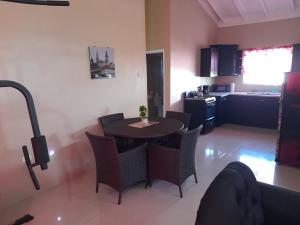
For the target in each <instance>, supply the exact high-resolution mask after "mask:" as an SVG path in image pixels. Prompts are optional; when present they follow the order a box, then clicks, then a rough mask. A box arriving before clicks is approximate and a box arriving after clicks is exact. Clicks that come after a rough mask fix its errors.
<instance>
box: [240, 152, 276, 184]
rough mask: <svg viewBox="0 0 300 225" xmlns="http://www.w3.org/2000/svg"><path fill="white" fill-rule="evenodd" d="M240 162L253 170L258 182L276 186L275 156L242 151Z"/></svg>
mask: <svg viewBox="0 0 300 225" xmlns="http://www.w3.org/2000/svg"><path fill="white" fill-rule="evenodd" d="M239 161H240V162H243V163H245V164H246V165H248V166H249V167H250V168H251V170H252V171H253V173H254V175H255V177H256V179H257V180H258V181H261V182H264V183H268V184H274V174H275V167H276V162H275V160H274V154H268V153H264V152H257V151H250V150H242V151H241V155H240V158H239Z"/></svg>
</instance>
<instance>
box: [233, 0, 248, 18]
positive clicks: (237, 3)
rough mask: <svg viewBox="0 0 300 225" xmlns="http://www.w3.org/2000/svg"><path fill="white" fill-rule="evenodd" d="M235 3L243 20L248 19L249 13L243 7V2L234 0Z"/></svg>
mask: <svg viewBox="0 0 300 225" xmlns="http://www.w3.org/2000/svg"><path fill="white" fill-rule="evenodd" d="M233 3H234V4H235V6H236V8H237V10H238V11H239V13H240V15H241V17H242V18H245V17H247V12H246V10H245V7H244V6H243V3H242V2H241V0H233Z"/></svg>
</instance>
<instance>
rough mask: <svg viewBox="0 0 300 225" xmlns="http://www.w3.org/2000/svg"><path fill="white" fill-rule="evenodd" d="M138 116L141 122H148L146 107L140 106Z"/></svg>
mask: <svg viewBox="0 0 300 225" xmlns="http://www.w3.org/2000/svg"><path fill="white" fill-rule="evenodd" d="M139 114H140V117H141V119H142V121H143V122H145V123H147V122H148V119H147V114H148V110H147V107H146V106H144V105H141V106H140V107H139Z"/></svg>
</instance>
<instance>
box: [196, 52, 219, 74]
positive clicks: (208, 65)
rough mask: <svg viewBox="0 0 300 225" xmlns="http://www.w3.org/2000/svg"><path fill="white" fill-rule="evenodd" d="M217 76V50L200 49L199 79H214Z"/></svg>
mask: <svg viewBox="0 0 300 225" xmlns="http://www.w3.org/2000/svg"><path fill="white" fill-rule="evenodd" d="M217 75H218V49H217V48H202V49H201V67H200V76H201V77H216V76H217Z"/></svg>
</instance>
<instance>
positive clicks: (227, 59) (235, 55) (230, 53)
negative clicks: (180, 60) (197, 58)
mask: <svg viewBox="0 0 300 225" xmlns="http://www.w3.org/2000/svg"><path fill="white" fill-rule="evenodd" d="M241 65H242V51H241V50H239V46H238V45H211V46H210V48H204V49H201V72H200V76H201V77H214V76H238V75H241Z"/></svg>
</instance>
